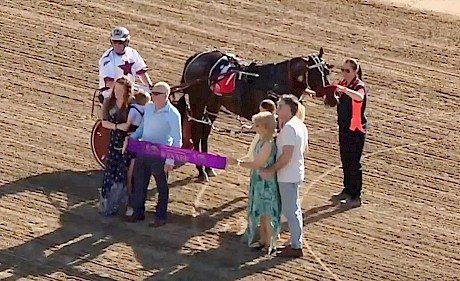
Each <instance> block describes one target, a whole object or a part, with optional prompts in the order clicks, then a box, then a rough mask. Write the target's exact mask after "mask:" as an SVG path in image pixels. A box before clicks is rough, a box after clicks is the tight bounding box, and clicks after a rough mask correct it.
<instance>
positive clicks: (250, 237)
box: [243, 140, 281, 252]
mask: <svg viewBox="0 0 460 281" xmlns="http://www.w3.org/2000/svg"><path fill="white" fill-rule="evenodd" d="M262 144H263V141H262V140H259V141H258V142H257V144H256V146H255V148H254V156H255V157H257V155H258V154H259V151H260V148H261V146H262ZM276 151H277V149H276V142H274V141H273V142H272V150H271V153H270V156H269V157H268V160H267V162H266V163H265V164H264V165H263V166H262V169H264V168H268V167H270V166H272V165H273V164H274V163H275V161H276ZM250 177H251V178H250V182H249V193H248V210H247V215H248V216H247V217H248V226H247V228H246V231H245V233H244V235H243V242H245V243H247V244H248V246H251V244H252V243H253V242H255V241H254V237H255V234H256V230H257V226H258V224H259V220H260V216H261V215H267V216H268V217H269V219H270V225H271V230H272V232H271V234H272V236H271V239H270V245H271V246H270V249H268V250H269V252H271V251H272V250H273V249H274V248H275V242H276V240H277V239H278V237H279V234H280V231H281V226H280V215H281V197H280V194H279V190H278V182H277V180H276V175H275V176H273V177H271V178H269V179H267V180H262V179H261V178H260V175H259V170H251V175H250Z"/></svg>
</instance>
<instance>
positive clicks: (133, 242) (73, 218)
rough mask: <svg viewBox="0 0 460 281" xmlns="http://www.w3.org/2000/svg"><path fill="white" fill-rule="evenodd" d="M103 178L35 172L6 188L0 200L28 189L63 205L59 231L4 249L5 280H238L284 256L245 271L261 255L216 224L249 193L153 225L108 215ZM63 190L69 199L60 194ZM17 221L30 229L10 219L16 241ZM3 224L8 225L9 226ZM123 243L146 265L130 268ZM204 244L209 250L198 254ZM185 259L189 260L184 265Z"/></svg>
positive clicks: (0, 261) (0, 266) (0, 262)
mask: <svg viewBox="0 0 460 281" xmlns="http://www.w3.org/2000/svg"><path fill="white" fill-rule="evenodd" d="M100 182H101V174H100V173H98V172H73V171H61V172H55V173H49V174H42V175H37V176H32V177H29V178H25V179H21V180H18V181H15V182H13V183H9V184H5V185H3V186H1V187H0V202H1V201H5V202H6V201H8V200H9V198H7V197H9V196H11V197H14V198H19V200H20V198H21V197H22V196H24V195H25V194H27V193H28V192H37V193H42V194H44V195H45V197H46V198H47V199H46V200H49V201H50V202H51V203H52V205H47V206H50V208H56V209H57V210H55V212H54V213H58V214H59V226H58V227H56V228H55V229H54V230H53V231H52V232H49V233H47V234H43V235H33V236H35V237H34V238H32V239H29V240H28V241H26V242H24V243H22V244H19V245H17V246H12V247H9V248H5V247H4V249H3V250H1V251H0V273H2V272H3V273H4V272H7V273H8V274H6V275H5V276H3V277H4V279H3V280H17V279H18V278H21V277H27V276H42V277H43V276H51V275H55V274H62V273H64V274H65V275H66V276H67V278H71V277H79V278H84V279H88V280H115V279H119V278H120V277H121V276H122V279H124V280H144V279H145V278H150V279H149V280H211V279H209V277H215V279H216V280H235V279H239V278H241V277H244V276H246V275H249V274H251V273H254V272H260V271H262V270H265V269H268V268H269V267H271V266H273V265H275V264H277V263H280V262H282V260H279V259H272V260H268V261H266V262H264V263H262V264H259V265H257V266H252V267H251V266H250V267H246V268H245V269H244V270H239V269H238V267H239V265H241V264H245V263H247V262H250V261H252V260H253V259H254V258H255V257H257V256H258V255H260V254H259V253H254V252H251V250H249V249H248V248H247V247H246V246H245V245H243V244H241V243H240V242H239V241H238V238H236V235H232V234H228V233H226V231H220V230H219V227H217V228H216V226H217V224H218V222H219V221H220V220H222V219H224V218H227V217H230V216H233V215H236V214H238V213H239V212H241V211H242V210H244V209H245V207H246V206H245V204H244V203H242V202H240V201H241V200H242V198H236V199H234V200H231V201H229V202H227V203H225V204H223V205H222V206H218V207H215V208H213V209H210V210H207V213H208V214H210V215H209V216H200V217H198V218H192V217H191V216H190V215H186V214H171V215H170V217H169V220H170V223H168V224H167V225H165V226H163V227H161V228H158V229H152V228H148V227H147V226H146V224H145V223H139V224H128V223H125V222H123V221H122V220H120V218H118V217H113V218H103V217H101V216H100V215H98V214H97V208H96V203H97V198H98V187H99V185H100ZM62 195H65V196H66V197H67V199H66V200H57V198H59V197H62ZM38 197H40V196H38ZM40 198H42V197H40ZM2 205H3V203H0V206H2ZM5 206H6V205H5ZM53 206H54V207H53ZM51 213H53V212H51ZM16 216H18V215H16ZM12 219H13V220H14V218H12ZM42 219H44V218H42ZM38 220H40V219H38ZM44 221H47V220H46V219H44ZM16 226H17V227H18V228H23V226H21V225H14V224H12V223H11V226H10V227H9V228H10V229H11V231H7V235H10V237H9V239H13V240H14V238H13V237H14V235H15V234H13V233H14V232H13V231H14V230H12V228H15V227H16ZM6 228H8V225H7V226H6ZM2 229H5V226H4V225H3V226H2ZM2 232H4V231H2ZM208 234H209V235H212V236H214V237H218V241H215V245H213V246H210V247H207V246H206V245H207V243H208V241H207V240H206V239H205V238H202V236H203V235H204V236H206V235H208ZM18 235H19V233H18ZM231 237H233V238H231ZM200 241H202V242H200ZM15 243H17V241H16V242H15ZM189 244H193V246H189ZM120 245H123V246H121V247H130V248H132V251H133V253H134V258H135V259H136V260H137V262H138V263H140V264H141V266H142V268H140V269H138V270H128V269H123V264H120V260H121V262H123V258H120V257H117V255H118V254H119V252H118V249H115V247H120ZM199 248H201V249H202V250H200V251H198V252H196V249H199ZM208 248H210V249H208ZM192 249H193V250H192ZM193 251H195V252H193ZM128 252H129V251H128ZM100 256H103V258H101V257H100ZM101 259H103V261H102V262H101ZM126 259H127V260H126V262H127V264H129V265H130V266H132V265H133V264H134V265H135V261H130V260H129V259H130V256H129V255H127V256H126ZM89 263H91V265H90V267H94V266H96V267H99V269H98V270H89V269H88V267H87V266H88V264H89ZM181 265H187V266H184V269H182V270H177V268H178V267H180V266H181ZM101 267H103V269H101ZM102 271H104V272H105V273H106V274H102ZM120 272H121V273H120ZM120 274H121V275H120ZM0 277H2V276H0ZM115 277H117V278H115Z"/></svg>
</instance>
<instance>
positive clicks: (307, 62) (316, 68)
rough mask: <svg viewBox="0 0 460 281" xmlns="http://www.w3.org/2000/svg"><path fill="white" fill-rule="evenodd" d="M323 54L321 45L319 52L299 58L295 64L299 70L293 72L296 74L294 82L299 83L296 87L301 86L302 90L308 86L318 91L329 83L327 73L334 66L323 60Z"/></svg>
mask: <svg viewBox="0 0 460 281" xmlns="http://www.w3.org/2000/svg"><path fill="white" fill-rule="evenodd" d="M323 55H324V50H323V48H322V47H321V48H320V50H319V54H311V55H308V56H306V57H302V58H301V60H299V63H298V64H297V65H298V68H299V71H298V73H294V75H296V76H295V77H296V79H295V83H300V85H299V86H298V87H300V86H301V87H303V89H304V90H305V89H307V88H310V89H311V90H313V91H315V92H318V91H321V90H322V89H323V88H324V87H326V86H327V85H329V84H330V82H329V74H330V70H331V69H332V68H333V67H334V66H333V65H330V64H328V63H327V62H326V61H325V60H323ZM300 69H301V70H303V71H300Z"/></svg>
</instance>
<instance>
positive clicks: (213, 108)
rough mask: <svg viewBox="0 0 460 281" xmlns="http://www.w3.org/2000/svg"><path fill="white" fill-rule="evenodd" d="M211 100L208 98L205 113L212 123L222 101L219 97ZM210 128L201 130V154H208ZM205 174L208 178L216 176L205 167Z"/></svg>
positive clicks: (211, 169) (212, 170)
mask: <svg viewBox="0 0 460 281" xmlns="http://www.w3.org/2000/svg"><path fill="white" fill-rule="evenodd" d="M211 97H212V98H210V101H211V102H210V103H209V104H208V108H207V111H208V112H209V113H210V114H209V116H208V117H209V120H210V121H211V123H214V121H216V119H217V114H219V111H220V108H221V106H222V101H221V99H220V98H219V97H217V96H215V95H212V96H211ZM211 130H212V126H205V127H204V129H203V134H202V136H201V149H202V151H203V152H206V153H207V152H208V140H209V135H210V134H211ZM205 172H206V174H207V175H208V176H209V177H215V176H217V174H216V172H215V171H214V169H213V168H210V167H206V168H205Z"/></svg>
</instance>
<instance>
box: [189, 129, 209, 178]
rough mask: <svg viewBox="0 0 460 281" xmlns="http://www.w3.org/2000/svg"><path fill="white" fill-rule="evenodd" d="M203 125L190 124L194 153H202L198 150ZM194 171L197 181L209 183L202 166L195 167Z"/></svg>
mask: <svg viewBox="0 0 460 281" xmlns="http://www.w3.org/2000/svg"><path fill="white" fill-rule="evenodd" d="M204 126H206V125H204V124H201V123H198V122H193V124H192V142H193V148H194V149H195V151H202V150H200V144H202V143H201V137H202V135H203V129H204ZM196 169H197V170H198V181H209V178H208V175H207V174H206V172H205V170H204V168H203V166H200V165H196Z"/></svg>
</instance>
